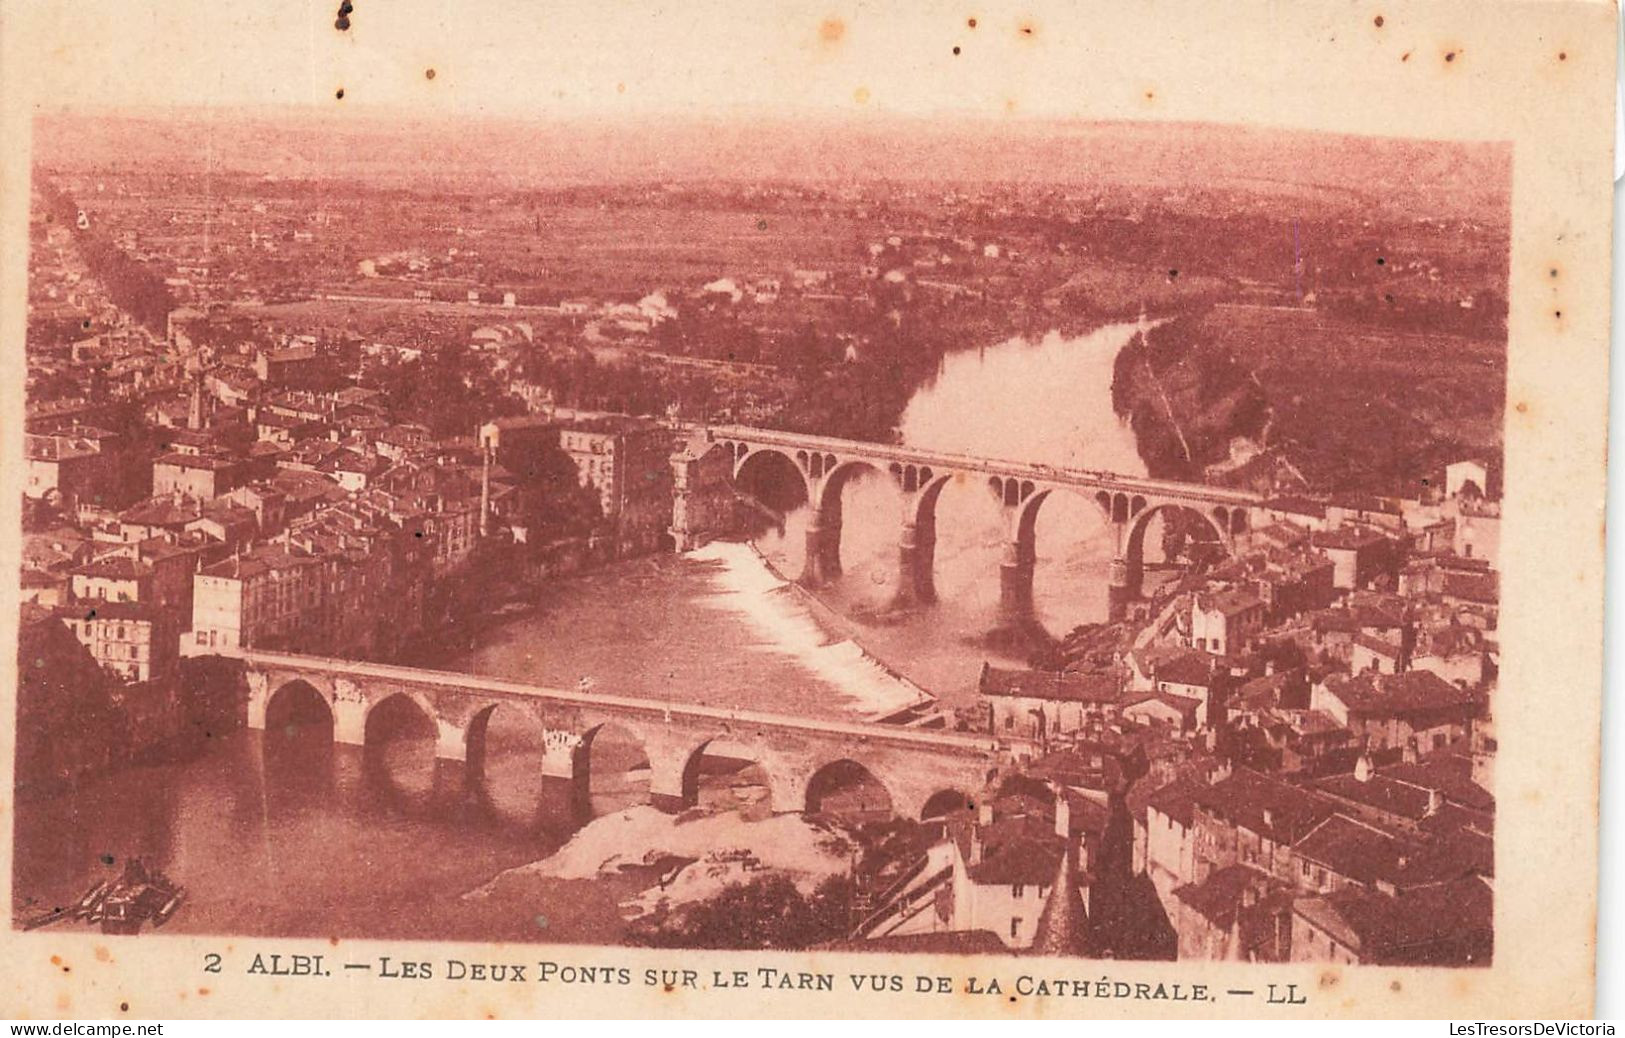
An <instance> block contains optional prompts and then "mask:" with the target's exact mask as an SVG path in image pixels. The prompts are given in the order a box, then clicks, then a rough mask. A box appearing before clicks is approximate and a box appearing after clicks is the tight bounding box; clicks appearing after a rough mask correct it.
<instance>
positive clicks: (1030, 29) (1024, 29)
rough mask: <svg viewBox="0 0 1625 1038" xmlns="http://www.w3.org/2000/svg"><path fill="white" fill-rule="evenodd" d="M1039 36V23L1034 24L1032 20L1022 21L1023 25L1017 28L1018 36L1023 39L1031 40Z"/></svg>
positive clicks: (1025, 19)
mask: <svg viewBox="0 0 1625 1038" xmlns="http://www.w3.org/2000/svg"><path fill="white" fill-rule="evenodd" d="M1037 35H1038V23H1037V22H1034V21H1033V20H1032V19H1031V18H1024V19H1022V21H1021V24H1019V25H1017V26H1016V36H1018V37H1019V38H1021V39H1024V40H1030V39H1032V38H1033V37H1034V36H1037Z"/></svg>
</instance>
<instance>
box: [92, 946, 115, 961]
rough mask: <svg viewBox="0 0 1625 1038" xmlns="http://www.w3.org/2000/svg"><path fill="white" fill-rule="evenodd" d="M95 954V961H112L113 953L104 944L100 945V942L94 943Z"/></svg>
mask: <svg viewBox="0 0 1625 1038" xmlns="http://www.w3.org/2000/svg"><path fill="white" fill-rule="evenodd" d="M95 955H96V961H97V962H112V961H113V953H112V952H110V951H108V950H107V947H106V946H105V945H101V944H98V945H96V948H95Z"/></svg>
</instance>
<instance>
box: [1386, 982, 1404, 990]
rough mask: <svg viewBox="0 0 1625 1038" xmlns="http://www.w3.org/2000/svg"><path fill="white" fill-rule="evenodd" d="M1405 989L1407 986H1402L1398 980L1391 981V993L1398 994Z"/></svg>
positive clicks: (1389, 988)
mask: <svg viewBox="0 0 1625 1038" xmlns="http://www.w3.org/2000/svg"><path fill="white" fill-rule="evenodd" d="M1404 987H1405V985H1403V984H1401V983H1400V982H1399V981H1398V980H1390V981H1389V982H1388V990H1389V991H1393V992H1396V993H1397V992H1399V991H1401V990H1402V989H1403V988H1404Z"/></svg>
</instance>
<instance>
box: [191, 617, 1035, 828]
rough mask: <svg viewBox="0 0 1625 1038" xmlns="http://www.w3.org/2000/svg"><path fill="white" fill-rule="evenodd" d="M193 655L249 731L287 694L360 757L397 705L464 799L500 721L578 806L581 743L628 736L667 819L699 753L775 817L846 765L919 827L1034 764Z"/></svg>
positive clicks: (932, 742)
mask: <svg viewBox="0 0 1625 1038" xmlns="http://www.w3.org/2000/svg"><path fill="white" fill-rule="evenodd" d="M198 654H199V655H205V654H206V655H215V656H219V657H223V658H227V659H233V660H239V661H241V662H242V663H243V665H244V668H245V676H246V679H247V684H248V701H247V723H248V726H249V727H250V728H255V729H265V728H267V727H271V728H273V729H274V728H275V727H277V726H278V725H279V724H280V723H283V722H282V721H280V720H279V717H280V715H281V713H283V712H285V711H286V710H287V709H288V708H289V706H291V702H289V701H288V700H287V699H285V696H286V694H287V693H288V692H289V690H290V689H293V688H295V687H302V688H304V689H307V690H308V692H314V693H315V694H316V695H317V696H319V697H320V698H321V699H322V701H323V702H324V703H325V704H326V706H327V709H328V711H329V713H330V715H331V717H332V719H333V732H334V739H335V740H336V741H337V742H341V743H346V744H349V745H357V746H364V745H366V744H367V743H368V741H369V738H376V737H377V736H376V734H375V733H371V732H369V720H370V719H371V718H372V715H373V711H374V710H375V708H377V707H378V706H379V705H381V704H382V703H384V702H386V701H388V700H390V699H393V698H396V697H405V698H406V699H408V700H410V701H411V702H412V703H414V704H416V706H417V707H418V709H420V710H421V711H422V712H423V714H424V715H425V716H426V717H427V718H428V719H429V720H430V721H432V722H433V723H434V726H435V729H436V741H435V754H436V757H437V758H438V759H439V760H440V761H442V762H446V763H452V764H461V765H462V766H463V767H462V769H461V770H462V772H463V775H464V782H465V783H466V784H467V785H469V786H470V787H472V786H474V785H477V784H478V783H479V782H481V781H482V780H483V770H484V744H485V732H486V726H487V724H488V723H489V720H490V717H491V714H492V713H493V712H494V711H495V710H496V709H498V708H499V707H502V708H509V709H518V710H520V711H523V712H524V713H525V714H527V715H529V716H530V717H531V718H532V719H533V720H534V721H535V722H537V723H538V724H539V725H540V727H541V729H542V730H543V732H544V733H545V734H544V740H543V741H544V747H545V750H544V754H543V760H542V773H543V774H544V775H547V776H551V777H556V778H562V779H569V780H571V781H572V782H573V783H575V788H576V792H577V794H578V795H579V796H581V797H583V798H584V797H585V793H586V790H587V788H588V784H589V783H590V769H591V754H590V750H591V746H592V741H593V738H594V737H595V736H596V735H597V734H598V733H599V732H600V731H601V730H602V729H603V728H604V727H605V726H607V725H611V724H613V725H615V726H616V727H617V728H619V729H622V730H624V731H626V732H628V733H630V734H631V735H632V736H633V737H635V738H636V739H637V740H638V741H639V742H641V743H642V745H643V748H644V753H645V755H646V756H647V757H648V759H649V766H650V784H649V789H650V797H651V800H652V801H653V802H654V803H655V804H656V805H657V806H660V807H662V808H664V809H668V810H677V809H681V808H683V807H685V806H691V805H692V804H694V803H695V800H696V797H697V794H698V782H699V765H700V761H701V758H702V757H704V756H705V755H706V754H707V753H711V754H714V755H718V756H726V757H732V758H737V759H743V760H750V761H754V762H755V763H757V764H759V765H760V766H761V768H762V770H763V772H764V773H765V774H766V776H767V779H768V784H769V787H770V789H771V792H772V796H773V803H774V805H775V808H776V809H777V810H814V809H816V806H817V805H816V799H817V797H818V796H819V786H820V783H819V781H818V780H819V779H820V777H822V776H828V775H829V774H830V769H831V768H832V767H833V766H834V765H837V764H841V763H842V762H850V763H853V764H858V765H861V766H862V767H863V768H864V769H866V770H867V771H868V772H869V773H870V774H871V775H872V776H873V777H874V778H875V780H876V781H878V782H879V783H880V784H881V785H882V786H884V787H885V788H886V790H887V793H888V794H889V796H890V798H891V802H892V806H893V809H894V810H895V811H896V812H897V813H898V814H902V815H905V816H910V817H916V818H917V817H921V815H922V814H923V813H924V812H925V810H926V807H927V805H928V803H930V802H932V801H936V802H938V803H939V804H940V803H941V802H943V801H944V800H953V801H958V802H966V801H974V799H975V798H976V797H979V796H980V795H981V794H982V792H983V790H984V788H985V787H986V786H987V785H988V784H989V783H990V782H992V781H994V780H995V779H996V778H997V776H998V775H999V774H1000V773H1001V771H1003V770H1005V769H1006V768H1007V767H1008V766H1010V765H1011V764H1013V763H1014V761H1015V759H1016V758H1017V756H1027V755H1030V754H1031V752H1032V747H1031V745H1030V744H1028V743H1026V742H1025V741H1015V742H1012V741H1008V740H1006V741H1000V740H996V739H993V738H991V737H986V736H975V735H967V734H962V733H955V732H947V731H938V730H923V729H912V728H904V727H900V726H897V725H887V724H879V723H875V722H868V721H845V720H836V719H827V720H826V719H821V718H812V717H802V716H797V715H793V714H777V713H767V712H762V711H753V710H728V709H721V708H717V707H710V706H701V705H697V704H691V703H680V702H673V701H670V700H658V699H652V698H640V697H636V696H628V695H615V694H608V693H598V692H591V691H582V690H567V689H556V688H546V687H543V686H538V685H528V684H524V683H521V682H515V681H506V680H502V679H498V678H487V677H479V676H476V675H472V674H459V673H455V672H451V671H437V670H422V669H418V668H413V667H400V666H394V665H391V664H382V663H367V662H360V661H355V660H341V659H331V658H327V657H319V656H303V655H296V654H292V653H282V652H271V651H265V650H258V649H224V648H222V649H211V650H208V651H207V652H206V653H205V652H202V651H200V652H199V653H198ZM308 692H307V695H308ZM289 698H291V697H289Z"/></svg>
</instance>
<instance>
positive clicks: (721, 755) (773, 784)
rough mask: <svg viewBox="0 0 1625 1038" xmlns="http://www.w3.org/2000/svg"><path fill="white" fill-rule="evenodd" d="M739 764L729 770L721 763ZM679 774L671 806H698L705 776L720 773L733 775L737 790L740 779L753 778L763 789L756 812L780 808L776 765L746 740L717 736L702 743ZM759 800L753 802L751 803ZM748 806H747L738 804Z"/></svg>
mask: <svg viewBox="0 0 1625 1038" xmlns="http://www.w3.org/2000/svg"><path fill="white" fill-rule="evenodd" d="M727 761H733V762H738V764H737V766H733V767H729V766H727V765H726V764H725V763H724V762H727ZM681 764H682V767H681V772H680V774H679V777H678V783H677V791H676V799H675V802H673V803H671V804H670V805H669V806H671V807H681V808H688V807H694V806H696V805H697V804H699V803H700V799H701V785H702V783H704V782H705V780H706V778H707V776H711V777H715V776H716V775H717V774H719V773H724V774H732V776H733V779H734V781H733V783H732V785H733V786H734V787H735V788H737V787H738V786H739V784H740V783H739V780H740V779H744V780H747V781H748V780H749V779H751V778H754V779H755V780H756V782H755V783H754V784H756V785H759V786H761V787H763V789H764V790H765V794H766V795H765V797H764V798H762V799H763V801H765V803H762V807H761V808H759V810H767V811H771V810H775V809H777V808H778V807H779V805H778V803H777V800H776V798H777V797H782V796H783V792H782V790H781V788H780V787H781V783H780V782H779V781H778V779H777V777H776V776H775V771H776V770H778V769H777V767H776V765H777V762H776V761H775V760H774V759H773V758H772V756H771V755H769V754H766V753H763V752H761V750H760V749H759V748H758V747H756V746H753V745H751V744H750V743H749V742H747V741H743V740H738V739H735V738H733V737H732V736H730V735H727V734H724V735H718V736H714V737H711V738H708V739H706V740H704V741H703V742H701V743H699V744H698V745H697V746H695V747H693V749H692V750H690V751H689V752H688V753H687V755H686V756H684V757H683V758H682V761H681ZM662 794H664V795H665V796H667V797H670V796H671V794H670V793H668V792H666V791H665V790H657V791H656V796H661V795H662ZM758 802H759V801H752V804H754V803H758ZM741 806H742V807H745V806H751V805H750V804H747V805H741Z"/></svg>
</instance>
